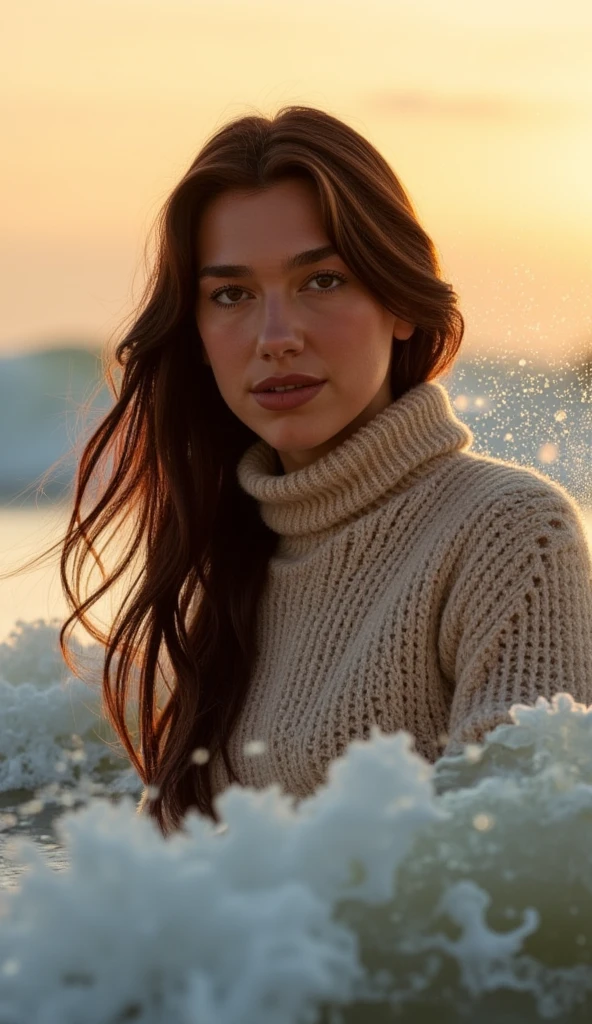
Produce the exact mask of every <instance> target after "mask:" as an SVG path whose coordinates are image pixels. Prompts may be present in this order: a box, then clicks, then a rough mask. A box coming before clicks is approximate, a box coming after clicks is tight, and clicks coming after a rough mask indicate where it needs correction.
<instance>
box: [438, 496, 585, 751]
mask: <svg viewBox="0 0 592 1024" xmlns="http://www.w3.org/2000/svg"><path fill="white" fill-rule="evenodd" d="M475 525H476V526H477V529H476V530H475V531H474V532H473V531H472V537H473V538H474V540H472V541H470V542H469V543H468V545H467V555H466V557H465V559H464V564H463V567H462V569H461V571H460V572H459V574H458V577H457V579H456V582H455V584H454V585H453V588H452V590H451V593H450V595H449V599H448V601H447V603H446V607H445V610H444V613H443V616H442V620H441V628H440V635H439V654H440V661H441V665H442V668H443V671H444V674H445V676H446V677H447V678H448V679H449V680H450V681H451V682H452V685H453V696H452V703H451V708H450V716H449V723H448V730H447V734H448V741H447V744H446V747H445V749H444V751H443V753H444V755H446V754H457V753H460V752H461V751H462V749H463V747H464V744H465V743H480V742H482V741H483V739H484V736H485V734H486V733H488V732H490V731H491V730H492V729H494V728H495V727H496V726H497V725H499V724H500V723H502V722H508V723H511V721H512V719H511V718H510V716H509V714H508V712H509V709H510V707H511V706H512V705H513V704H518V703H520V704H527V705H533V704H534V703H535V701H536V699H537V697H539V696H543V697H545V698H547V699H548V700H550V699H551V697H552V696H553V695H554V694H556V693H560V692H565V693H569V694H570V695H571V696H572V697H573V699H574V700H575V701H577V702H580V703H582V704H585V705H589V704H592V560H591V553H590V549H589V546H588V542H587V539H586V535H585V533H584V527H583V522H582V519H581V515H580V512H579V509H578V507H577V505H576V503H575V502H574V501H573V500H572V499H571V497H570V496H569V495H568V494H567V492H565V491H564V490H563V489H562V488H559V487H558V486H556V485H552V484H547V483H546V482H544V481H540V482H539V483H538V484H537V485H536V486H535V485H531V486H530V487H529V488H528V487H527V488H525V489H522V490H521V489H519V488H518V489H517V491H516V492H514V493H512V494H508V495H505V496H504V497H503V498H502V499H498V500H497V501H496V502H495V503H494V504H493V505H492V506H490V508H489V509H488V510H487V511H485V512H483V513H482V514H481V516H480V517H479V521H478V522H477V523H476V524H475Z"/></svg>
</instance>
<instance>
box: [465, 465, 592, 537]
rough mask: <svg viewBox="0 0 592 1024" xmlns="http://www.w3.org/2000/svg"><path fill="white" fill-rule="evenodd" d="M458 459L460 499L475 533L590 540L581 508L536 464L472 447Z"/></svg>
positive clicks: (469, 524) (560, 485) (470, 526)
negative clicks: (538, 468) (501, 457)
mask: <svg viewBox="0 0 592 1024" xmlns="http://www.w3.org/2000/svg"><path fill="white" fill-rule="evenodd" d="M457 459H458V465H459V488H458V500H459V503H460V506H461V511H462V509H463V508H464V522H465V525H466V527H467V528H468V529H471V531H472V532H475V531H476V533H477V534H483V533H493V534H494V535H495V534H496V533H499V532H504V533H506V534H507V533H510V534H512V535H516V536H517V537H519V536H522V537H523V538H524V539H526V537H527V535H530V534H532V535H533V536H534V535H535V534H539V533H540V531H541V530H542V531H543V533H545V534H548V535H549V538H550V542H551V543H552V542H559V543H562V544H563V543H565V541H566V539H570V540H571V541H572V542H573V541H575V542H576V544H577V545H579V546H581V544H582V542H583V543H584V544H585V543H586V540H585V524H584V518H583V512H582V509H581V507H580V505H579V504H578V502H577V500H576V499H575V498H574V497H573V495H571V494H570V493H569V492H568V491H567V490H566V489H565V487H563V485H562V484H560V483H558V482H557V481H555V480H551V479H550V478H549V477H547V476H545V475H544V474H543V473H541V472H539V470H537V469H536V468H534V467H529V466H521V465H517V464H515V463H510V462H505V461H503V460H502V459H497V458H494V457H493V456H488V455H482V454H479V453H475V452H471V451H468V452H459V453H457ZM566 534H567V537H566Z"/></svg>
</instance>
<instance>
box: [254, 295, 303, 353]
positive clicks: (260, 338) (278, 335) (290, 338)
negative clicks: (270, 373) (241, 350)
mask: <svg viewBox="0 0 592 1024" xmlns="http://www.w3.org/2000/svg"><path fill="white" fill-rule="evenodd" d="M301 333H302V332H301V331H300V329H299V327H298V325H297V324H296V323H295V322H294V319H293V317H292V316H291V315H290V311H289V308H288V305H281V304H280V303H278V302H277V301H276V302H269V303H267V304H266V306H265V309H264V312H263V317H262V322H261V325H260V328H259V331H258V335H257V356H258V357H259V358H265V357H267V358H270V357H271V358H273V359H281V357H282V356H285V355H294V354H296V353H298V352H301V351H302V345H303V342H302V336H301Z"/></svg>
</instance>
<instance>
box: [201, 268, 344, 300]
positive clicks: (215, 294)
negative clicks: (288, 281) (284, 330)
mask: <svg viewBox="0 0 592 1024" xmlns="http://www.w3.org/2000/svg"><path fill="white" fill-rule="evenodd" d="M318 277H334V278H337V279H338V280H339V281H341V282H342V283H345V282H346V281H347V278H346V277H345V276H344V274H340V273H339V272H338V271H337V270H317V272H316V274H313V275H312V277H309V279H308V281H306V282H305V284H310V282H311V281H316V279H317V278H318ZM237 289H239V285H229V284H226V285H224V287H223V288H218V289H217V290H216V291H215V292H212V294H211V295H210V299H211V301H212V302H214V303H216V305H217V306H219V307H220V309H232V307H233V306H238V305H239V304H240V300H239V301H238V302H216V299H217V297H218V295H222V294H223V293H224V292H226V291H236V290H237ZM246 290H247V289H246V288H240V291H243V292H244V291H246ZM336 291H339V289H338V288H320V289H319V292H318V294H319V295H325V294H326V295H331V294H332V293H333V292H336Z"/></svg>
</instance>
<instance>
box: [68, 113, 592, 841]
mask: <svg viewBox="0 0 592 1024" xmlns="http://www.w3.org/2000/svg"><path fill="white" fill-rule="evenodd" d="M159 226H160V234H159V244H158V250H157V258H156V262H155V267H154V271H153V274H152V277H151V279H150V281H149V282H148V286H147V289H146V293H145V296H144V299H143V300H142V304H141V308H140V310H138V311H137V313H136V314H135V316H134V321H133V324H132V326H131V327H130V328H129V329H128V330H127V332H126V334H125V336H124V338H123V340H122V341H121V342H120V343H119V345H118V347H117V350H116V359H117V363H118V364H119V365H120V367H121V368H122V376H121V381H120V383H119V384H118V385H117V387H115V385H114V384H113V377H112V376H111V375H110V379H111V383H112V386H113V387H114V389H115V390H116V402H115V405H114V407H113V409H112V411H110V413H109V414H108V415H107V416H106V417H105V419H104V420H103V422H101V424H100V425H99V427H98V429H96V431H95V433H94V434H93V436H92V437H91V439H90V441H89V442H88V444H87V446H86V449H85V451H84V454H83V457H82V459H81V462H80V466H79V470H78V476H77V487H76V495H75V507H74V512H73V515H72V519H71V522H70V525H69V528H68V533H67V536H66V539H65V544H64V548H63V555H62V573H63V581H64V585H65V588H66V591H67V595H68V597H69V599H70V602H71V605H72V607H73V613H72V615H71V616H70V617H69V618H68V620H67V621H66V623H65V624H64V627H63V629H62V633H61V640H62V645H63V650H64V653H65V654H66V656H68V655H67V651H66V648H65V642H64V637H65V633H66V630H67V629H68V628H69V627H71V626H72V625H73V624H74V623H75V622H76V621H77V620H80V621H82V622H84V623H87V621H88V620H87V614H88V611H89V609H90V608H91V607H92V605H93V604H94V602H95V601H96V600H97V599H98V598H99V597H100V596H101V595H103V594H104V593H106V592H108V591H109V589H110V588H111V587H112V585H114V584H115V583H118V581H119V583H120V582H121V579H125V578H126V574H130V570H131V565H132V562H134V564H138V565H139V568H138V571H137V573H136V574H135V576H134V581H133V583H132V584H131V585H130V586H129V588H128V593H127V599H126V600H125V601H122V602H121V606H120V608H119V612H118V614H117V617H116V620H115V623H114V626H113V629H112V631H111V633H110V634H109V635H107V634H101V633H100V631H97V628H96V626H94V627H93V630H94V633H95V636H97V637H98V638H100V639H101V640H102V641H103V642H104V643H105V646H106V654H107V656H106V663H105V674H104V681H103V686H104V700H105V707H106V711H107V713H108V715H109V717H110V720H111V722H112V724H113V726H114V727H115V729H116V730H117V732H118V734H119V736H120V738H121V740H122V742H123V744H124V746H125V748H126V750H127V752H128V754H129V757H130V759H131V761H132V762H133V764H134V766H135V768H136V770H137V771H138V773H139V774H140V776H141V778H142V780H143V782H144V784H145V786H146V789H145V792H144V796H143V798H142V801H141V803H140V808H139V809H140V810H145V812H146V813H148V814H150V815H151V816H153V817H154V818H155V819H156V820H157V821H158V823H159V826H160V828H161V830H162V832H163V834H165V835H166V834H167V833H169V832H170V831H172V830H174V829H175V828H178V827H179V825H180V824H181V821H182V818H183V816H184V814H185V812H186V811H187V809H188V808H189V807H196V808H198V809H200V810H201V811H202V812H203V813H205V814H208V815H210V816H211V817H212V818H213V819H214V821H218V820H219V817H218V815H217V814H216V811H215V809H214V806H213V799H214V797H215V796H216V795H217V794H218V793H220V792H221V791H222V790H223V789H224V788H225V787H226V786H227V785H229V783H230V782H232V781H238V782H239V783H241V784H243V785H251V786H256V787H262V786H266V785H268V784H270V783H271V782H279V783H280V784H281V786H282V788H283V789H284V790H285V791H287V792H291V793H293V794H294V795H295V796H296V797H297V798H301V797H302V796H304V795H306V794H308V793H310V792H312V791H313V790H314V789H315V788H316V787H317V786H318V785H319V784H320V783H321V782H322V781H324V780H325V779H326V775H327V767H328V765H329V763H330V761H331V760H332V759H333V758H335V757H337V756H339V755H340V754H342V753H343V752H344V750H345V749H346V747H347V745H348V744H349V743H350V741H351V740H353V739H355V738H358V739H359V738H366V737H368V735H369V732H370V727H371V725H372V724H373V723H376V724H377V725H379V726H380V728H381V729H382V730H383V731H384V732H393V731H395V730H399V729H406V730H407V731H408V732H410V733H411V735H412V736H413V737H414V739H415V744H416V749H417V750H418V751H419V752H420V753H421V754H422V755H423V756H424V757H425V758H427V759H428V760H429V761H430V762H434V761H435V760H436V759H437V758H438V757H439V756H440V755H441V754H442V753H452V752H456V751H459V750H461V749H462V746H463V744H464V743H466V742H469V741H479V740H481V739H482V738H483V737H484V735H485V733H486V732H487V731H488V730H491V729H493V728H494V727H495V726H496V725H497V724H498V723H500V722H506V721H510V719H509V716H508V709H509V708H510V707H511V705H513V704H515V703H517V702H522V703H528V704H532V703H534V702H535V700H536V698H537V697H538V696H539V695H542V696H545V697H547V698H550V697H551V696H552V695H553V694H554V693H556V692H559V691H567V692H569V693H571V694H572V695H573V697H574V698H575V699H576V700H578V701H582V702H584V703H586V704H587V703H592V588H591V576H592V569H591V564H590V560H589V555H588V549H587V545H586V541H585V538H584V533H583V529H582V522H581V519H580V514H579V510H578V508H577V506H576V504H575V502H574V501H573V500H572V499H571V498H570V497H569V496H568V494H567V493H566V492H565V491H564V490H563V489H562V488H561V487H559V486H558V485H555V484H552V483H551V482H550V481H548V480H547V479H546V478H545V477H543V476H542V475H540V474H538V473H537V472H535V471H531V470H527V469H521V468H518V467H516V466H511V465H509V464H506V463H504V462H502V461H500V460H496V459H492V458H485V457H483V456H480V455H477V454H475V453H473V452H472V451H470V450H469V449H470V446H471V442H472V434H471V432H470V430H469V429H468V428H467V427H466V426H465V425H464V424H463V423H461V422H460V421H459V420H458V419H457V418H456V416H455V414H454V412H453V410H452V406H451V404H450V400H449V397H448V394H447V392H446V390H445V389H444V387H443V386H442V385H441V384H440V383H438V382H437V378H438V377H439V376H441V375H442V374H443V373H444V372H445V371H446V370H447V369H448V368H449V367H450V366H451V364H452V362H453V360H454V358H455V356H456V354H457V352H458V350H459V347H460V344H461V340H462V336H463V331H464V321H463V317H462V315H461V313H460V312H459V310H458V308H457V296H456V294H455V292H454V290H453V288H452V287H451V285H450V284H448V283H446V282H445V281H444V280H443V279H442V276H441V271H440V266H439V262H438V256H437V253H436V249H435V246H434V244H433V242H432V241H431V239H430V238H429V236H428V235H427V233H426V232H425V230H424V229H423V227H422V226H421V225H420V223H419V220H418V217H417V214H416V212H415V210H414V208H413V205H412V203H411V200H410V199H409V197H408V196H407V194H406V192H405V190H404V189H403V187H402V185H401V183H400V182H399V180H398V179H397V177H396V176H395V174H394V173H393V171H392V170H391V168H390V167H389V166H388V164H387V163H386V162H385V160H384V159H383V158H382V157H381V156H380V154H379V153H378V152H377V151H376V150H375V149H374V148H373V147H372V146H371V145H370V143H369V142H367V141H366V140H365V139H363V138H362V137H361V136H360V135H359V134H357V133H356V132H355V131H354V130H353V129H352V128H350V127H348V126H347V125H346V124H344V123H342V122H341V121H339V120H338V119H336V118H334V117H332V116H330V115H329V114H327V113H324V112H322V111H320V110H315V109H312V108H308V107H299V106H292V107H286V108H284V109H282V110H281V111H280V112H279V113H278V114H277V116H276V117H274V118H271V119H267V118H264V117H258V116H247V117H242V118H239V119H235V120H234V121H232V122H230V123H228V124H227V125H226V126H225V127H223V128H222V129H221V130H220V131H218V132H217V133H216V134H215V135H214V136H213V137H212V138H210V140H209V141H208V142H207V143H206V144H205V145H204V147H203V149H202V150H201V152H200V153H199V154H198V156H197V157H196V159H195V160H194V162H193V163H192V165H191V167H190V168H189V170H188V171H187V173H186V174H185V175H184V177H183V178H182V180H181V181H180V182H179V184H178V185H177V187H176V188H175V189H174V191H173V192H172V194H171V196H170V197H169V198H168V200H167V202H166V204H165V206H164V208H163V210H162V213H161V218H160V221H159ZM278 387H279V388H280V390H278ZM282 389H287V390H282ZM101 479H102V480H103V481H104V482H103V484H102V485H101V487H100V488H99V491H98V493H97V492H96V490H95V489H93V491H92V495H93V496H92V498H91V499H90V507H89V509H88V510H87V511H86V512H85V513H83V512H82V505H83V501H84V502H87V503H88V502H89V496H90V494H91V488H94V484H95V481H97V480H101ZM120 527H121V528H122V529H121V530H120ZM123 527H126V529H127V530H128V533H129V536H128V540H127V546H126V547H125V548H124V554H123V555H121V557H120V559H119V561H118V562H117V564H116V565H115V566H114V568H113V570H112V571H111V572H110V573H109V572H106V578H105V581H104V583H103V585H102V587H101V588H99V589H97V590H96V591H95V592H94V593H92V594H91V595H90V596H89V597H88V599H87V600H86V603H85V602H84V595H83V590H82V582H81V581H82V568H83V566H84V565H85V564H86V559H87V558H89V557H91V558H92V557H93V550H94V548H95V547H96V546H97V541H98V539H99V537H103V536H107V537H111V538H112V537H113V536H117V539H118V543H119V545H120V547H121V537H122V534H123ZM138 559H139V563H138ZM134 560H135V561H134ZM120 578H121V579H120ZM111 676H113V677H114V678H113V679H112V678H111ZM132 680H134V681H137V682H138V686H139V688H138V697H137V707H138V713H139V730H140V741H141V749H140V750H136V749H135V747H134V744H133V742H132V738H131V735H130V732H129V730H128V726H127V725H126V720H125V712H126V709H127V708H129V706H130V703H131V701H130V691H131V689H132V685H131V684H132ZM253 742H255V744H256V743H257V742H259V747H258V748H257V747H253V746H252V744H253ZM249 744H251V746H249ZM255 749H257V750H258V752H257V753H254V752H253V751H254V750H255Z"/></svg>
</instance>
